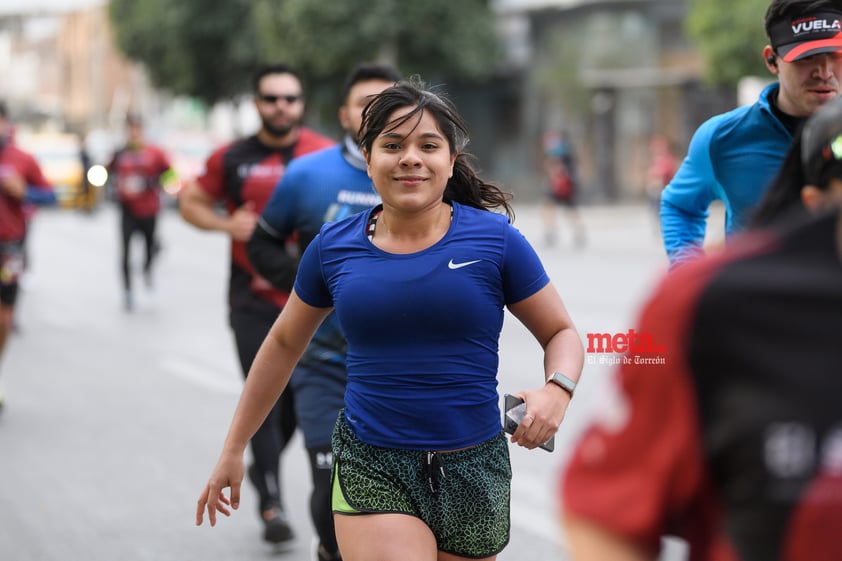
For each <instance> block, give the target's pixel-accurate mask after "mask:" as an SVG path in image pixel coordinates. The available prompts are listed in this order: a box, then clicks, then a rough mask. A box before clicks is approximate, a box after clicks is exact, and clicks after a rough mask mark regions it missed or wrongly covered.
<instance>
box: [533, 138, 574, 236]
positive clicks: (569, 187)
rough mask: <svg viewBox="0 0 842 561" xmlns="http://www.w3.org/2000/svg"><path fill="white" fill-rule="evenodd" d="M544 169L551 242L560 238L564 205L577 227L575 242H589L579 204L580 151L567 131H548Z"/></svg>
mask: <svg viewBox="0 0 842 561" xmlns="http://www.w3.org/2000/svg"><path fill="white" fill-rule="evenodd" d="M543 147H544V172H545V173H546V177H547V187H548V191H547V196H546V199H545V200H544V204H543V206H542V218H543V220H544V237H545V241H546V243H547V245H548V246H553V245H555V244H556V242H557V241H558V217H557V216H556V207H557V206H563V207H564V209H565V211H566V214H567V217H568V219H569V220H570V226H571V228H572V229H573V245H574V247H576V248H582V247H584V245H585V225H584V223H583V222H582V217H581V216H580V215H579V210H578V208H576V195H577V192H576V191H577V188H578V186H579V177H578V168H577V162H576V154H575V153H574V150H573V146H572V144H571V142H570V137H569V135H568V134H567V132H565V131H562V132H561V133H558V132H555V131H550V132H547V133H546V134H545V135H544V139H543Z"/></svg>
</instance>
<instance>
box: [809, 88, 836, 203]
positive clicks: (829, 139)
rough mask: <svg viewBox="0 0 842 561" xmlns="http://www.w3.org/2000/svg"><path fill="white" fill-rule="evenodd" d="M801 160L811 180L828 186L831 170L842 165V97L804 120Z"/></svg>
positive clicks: (810, 182) (819, 185)
mask: <svg viewBox="0 0 842 561" xmlns="http://www.w3.org/2000/svg"><path fill="white" fill-rule="evenodd" d="M801 163H802V165H803V166H804V178H805V179H806V181H807V183H808V184H810V185H816V186H818V187H823V186H824V185H822V183H823V182H824V178H823V177H822V176H823V175H824V174H825V173H826V172H827V171H828V170H830V169H831V168H836V167H837V166H839V167H842V97H836V98H834V99H832V100H830V101H828V102H827V103H825V104H824V105H823V106H821V107H820V108H819V109H818V111H816V112H815V113H813V114H812V115H811V116H810V118H809V119H807V122H806V123H804V130H803V131H801ZM840 177H842V175H840Z"/></svg>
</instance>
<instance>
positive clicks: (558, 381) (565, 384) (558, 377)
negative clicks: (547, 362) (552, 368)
mask: <svg viewBox="0 0 842 561" xmlns="http://www.w3.org/2000/svg"><path fill="white" fill-rule="evenodd" d="M550 382H552V383H553V384H555V385H556V386H558V387H560V388H561V389H563V390H564V391H566V392H567V393H569V394H570V397H573V390H575V389H576V382H574V381H573V380H571V379H570V378H568V377H567V376H565V375H564V374H562V373H561V372H553V375H552V376H550V377H549V378H547V383H548V384H549V383H550Z"/></svg>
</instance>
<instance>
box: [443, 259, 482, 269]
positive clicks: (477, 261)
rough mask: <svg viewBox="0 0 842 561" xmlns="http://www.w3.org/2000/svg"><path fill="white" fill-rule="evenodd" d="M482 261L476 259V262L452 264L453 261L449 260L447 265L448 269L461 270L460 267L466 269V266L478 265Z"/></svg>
mask: <svg viewBox="0 0 842 561" xmlns="http://www.w3.org/2000/svg"><path fill="white" fill-rule="evenodd" d="M480 261H482V259H477V260H476V261H465V262H464V263H454V262H453V259H451V260H450V263H448V264H447V268H448V269H461V268H462V267H467V266H468V265H473V264H474V263H479V262H480Z"/></svg>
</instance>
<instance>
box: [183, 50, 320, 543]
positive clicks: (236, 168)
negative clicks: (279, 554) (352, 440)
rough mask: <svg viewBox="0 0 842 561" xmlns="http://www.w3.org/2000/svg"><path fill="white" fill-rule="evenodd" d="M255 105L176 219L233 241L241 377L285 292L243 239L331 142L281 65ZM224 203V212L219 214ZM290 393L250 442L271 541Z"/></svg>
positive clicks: (264, 74)
mask: <svg viewBox="0 0 842 561" xmlns="http://www.w3.org/2000/svg"><path fill="white" fill-rule="evenodd" d="M253 86H254V104H255V107H256V108H257V112H258V114H259V115H260V120H261V127H260V130H259V131H258V132H257V134H255V135H253V136H250V137H248V138H244V139H241V140H238V141H236V142H234V143H232V144H230V145H227V146H223V147H222V148H219V149H218V150H216V151H214V152H213V154H211V156H210V157H209V158H208V160H207V162H206V165H205V171H204V173H203V174H202V175H201V176H199V178H198V179H197V180H196V182H194V183H192V184H190V185H189V186H188V187H187V188H186V189H185V190H184V191H183V192H182V193H181V194H180V197H179V203H180V204H179V209H180V211H181V215H182V216H183V217H184V219H185V220H187V221H188V222H189V223H191V224H193V225H194V226H196V227H198V228H201V229H203V230H216V231H220V232H225V233H226V234H228V235H229V236H230V237H231V279H230V283H229V291H228V305H229V311H230V316H229V320H230V324H231V329H232V330H233V332H234V338H235V341H236V345H237V353H238V355H239V359H240V365H241V367H242V371H243V375H244V376H245V375H246V374H248V371H249V368H250V367H251V363H252V361H253V360H254V355H255V354H256V353H257V349H258V347H259V346H260V344H261V343H262V342H263V339H264V338H265V337H266V334H267V333H269V328H270V327H272V324H273V323H274V321H275V318H277V316H278V313H279V312H280V310H281V307H282V306H283V305H284V304H285V303H286V301H287V298H289V292H288V291H285V290H278V289H275V288H273V287H272V285H271V284H270V283H269V281H267V280H266V279H265V278H263V277H262V276H260V275H258V274H257V273H255V271H254V268H253V266H252V264H251V262H249V260H248V257H247V256H246V242H247V241H248V239H249V238H250V237H251V235H252V232H253V231H254V228H255V224H256V223H257V217H258V216H259V213H260V212H261V211H263V207H264V206H265V205H266V202H267V201H268V200H269V196H270V195H271V194H272V190H273V189H274V187H275V185H276V184H277V183H278V181H279V180H280V179H281V178H282V177H283V176H284V173H285V172H286V167H287V165H288V164H289V163H290V161H291V160H292V159H293V158H297V157H299V156H301V155H303V154H307V153H308V152H313V151H316V150H319V149H322V148H326V147H328V146H331V145H333V144H334V142H333V141H332V140H330V139H328V138H325V137H323V136H320V135H318V134H316V133H315V132H313V131H312V130H310V129H308V128H306V127H304V126H302V124H301V123H302V119H303V117H304V91H303V88H302V84H301V79H300V78H299V75H298V73H297V72H296V71H295V70H294V69H292V68H291V67H289V66H287V65H283V64H278V65H272V66H267V67H264V68H262V69H260V70H259V71H258V73H257V74H256V76H255V78H254V84H253ZM218 203H223V204H224V205H225V213H224V214H220V213H219V212H217V210H216V206H217V204H218ZM292 394H293V390H292V389H291V388H290V389H288V390H287V391H286V392H284V393H283V395H281V397H280V399H279V400H278V402H277V403H276V404H275V406H274V407H273V409H272V411H271V412H270V413H269V415H268V416H267V417H266V420H265V421H264V422H263V424H262V425H261V427H260V429H259V430H258V431H257V433H256V434H255V435H254V437H253V438H252V440H251V450H252V453H253V455H254V463H253V464H252V465H251V466H250V467H249V469H248V476H249V479H250V480H251V482H252V484H254V486H255V488H256V489H257V491H258V493H259V495H260V507H259V509H260V517H261V520H262V521H263V524H264V533H263V537H264V539H265V540H266V541H268V542H271V543H281V542H286V541H289V540H291V539H293V537H294V536H293V532H292V528H291V526H290V525H289V520H288V518H287V515H286V513H285V512H284V508H283V501H282V493H281V489H280V465H279V461H280V455H281V452H283V450H284V448H285V447H286V444H287V442H288V441H289V439H290V438H291V437H292V433H293V432H294V431H295V427H296V420H295V409H294V402H293V395H292Z"/></svg>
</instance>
